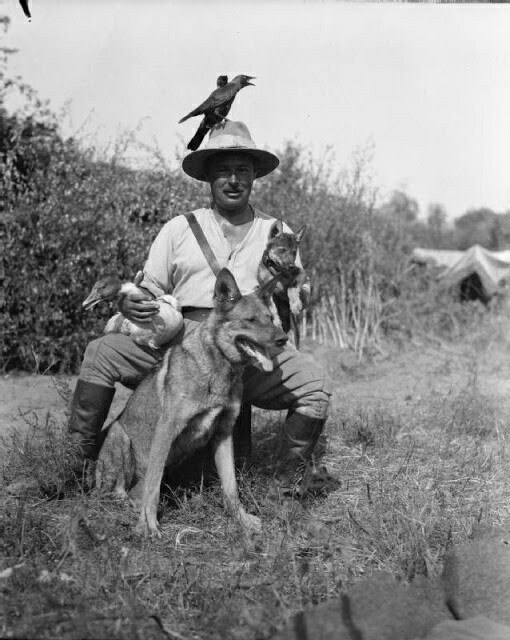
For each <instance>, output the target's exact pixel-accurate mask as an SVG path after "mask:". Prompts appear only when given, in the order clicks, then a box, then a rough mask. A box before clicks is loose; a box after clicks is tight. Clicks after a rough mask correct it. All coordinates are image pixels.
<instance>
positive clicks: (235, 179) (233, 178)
mask: <svg viewBox="0 0 510 640" xmlns="http://www.w3.org/2000/svg"><path fill="white" fill-rule="evenodd" d="M228 181H229V183H230V184H237V183H238V182H239V179H238V177H237V173H235V171H232V173H231V174H230V176H229V179H228Z"/></svg>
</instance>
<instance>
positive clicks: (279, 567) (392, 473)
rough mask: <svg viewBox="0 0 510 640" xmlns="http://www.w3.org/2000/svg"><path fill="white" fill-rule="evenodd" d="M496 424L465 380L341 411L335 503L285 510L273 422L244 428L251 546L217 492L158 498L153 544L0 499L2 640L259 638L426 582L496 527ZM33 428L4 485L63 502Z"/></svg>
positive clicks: (127, 526)
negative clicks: (276, 482)
mask: <svg viewBox="0 0 510 640" xmlns="http://www.w3.org/2000/svg"><path fill="white" fill-rule="evenodd" d="M477 344H478V345H479V341H478V342H477ZM64 395H65V394H64ZM500 413H501V412H500V411H499V407H498V403H497V400H496V399H495V398H492V397H490V396H488V395H486V394H484V393H483V392H482V390H481V386H480V384H479V378H478V375H477V369H476V367H473V374H472V375H470V376H469V379H468V381H467V382H465V383H463V384H462V386H459V387H456V388H451V389H446V390H444V391H443V392H437V391H431V392H429V393H428V394H427V395H422V396H421V397H419V398H418V397H417V398H416V399H414V400H407V401H404V402H396V401H391V402H390V401H386V402H385V401H381V400H377V401H374V402H363V403H361V402H360V401H359V400H357V399H356V397H355V396H353V397H352V398H351V400H350V401H349V403H348V404H347V405H346V406H343V407H342V408H341V410H340V409H337V410H336V411H335V412H334V414H333V415H332V416H331V418H330V421H329V441H328V444H327V450H326V453H325V456H324V462H325V464H326V465H327V466H328V469H329V470H330V471H331V472H332V473H333V474H334V475H336V476H337V477H338V478H339V479H340V480H341V481H342V486H341V488H340V489H339V490H337V491H335V492H333V493H331V494H330V495H329V496H327V497H325V498H320V499H319V498H315V499H308V500H305V501H302V502H299V501H296V500H290V499H280V498H274V497H273V498H272V497H270V495H269V489H270V487H271V483H272V468H273V466H272V463H273V460H272V456H273V454H272V452H273V450H274V434H275V433H276V432H277V430H278V419H275V418H274V417H270V418H267V414H262V413H258V412H257V413H256V415H255V431H256V443H257V444H256V450H255V458H254V463H253V466H252V469H251V470H250V471H249V472H248V473H245V474H243V475H241V477H240V490H241V495H242V499H243V502H244V504H245V505H246V507H247V508H248V510H250V511H252V512H254V513H257V514H259V515H260V516H261V518H262V521H263V526H264V531H263V533H262V535H260V536H258V537H255V538H248V537H245V536H244V535H243V533H242V531H241V530H240V529H239V527H238V526H237V525H236V524H235V523H234V522H233V521H232V520H231V519H230V518H229V516H228V515H227V514H226V513H225V511H224V509H223V506H222V501H221V494H220V491H219V488H218V487H217V486H216V485H215V484H213V485H212V486H209V487H201V488H197V489H195V490H178V491H177V492H176V493H174V495H173V496H171V497H169V498H167V500H166V504H165V505H164V509H163V512H162V519H161V523H162V530H163V534H164V535H163V538H162V540H146V539H143V538H140V537H138V536H137V535H136V534H135V533H134V531H133V527H134V524H135V522H136V519H137V514H136V513H135V512H134V511H133V509H131V508H130V507H129V506H128V505H126V504H124V503H122V502H119V501H118V500H115V499H112V498H108V497H101V498H99V497H95V496H91V495H85V494H80V493H78V494H77V493H74V494H72V493H69V492H68V491H67V490H61V491H59V492H57V493H58V495H59V499H51V498H52V497H54V495H55V492H54V493H53V494H51V495H45V494H44V493H41V492H39V493H38V492H35V493H34V492H33V493H27V494H26V495H24V496H23V497H21V498H12V497H6V496H5V494H4V497H3V498H2V502H3V505H2V511H1V514H0V563H1V564H0V576H2V575H3V574H2V571H3V570H5V569H9V568H12V572H10V575H7V576H6V577H3V578H2V577H0V593H1V600H2V605H3V606H2V607H1V611H2V612H3V613H1V614H0V635H1V636H2V637H27V636H31V637H34V636H36V637H39V638H50V637H60V638H71V637H76V636H79V637H82V638H97V637H108V638H138V637H140V638H142V637H143V638H149V639H150V638H178V639H179V638H211V639H216V638H218V639H219V638H232V639H236V640H249V639H254V638H268V637H270V636H271V634H272V633H273V632H274V631H275V630H276V629H278V628H281V627H282V626H283V625H284V624H285V622H286V620H287V619H288V618H289V616H290V615H291V614H292V613H293V612H296V611H298V610H299V609H301V608H303V607H306V606H310V605H312V604H315V603H318V602H322V601H325V600H326V599H328V598H332V597H335V596H338V595H339V594H340V591H341V590H342V589H346V588H348V587H349V586H350V585H352V584H354V583H356V582H358V581H359V580H360V579H362V578H363V577H364V576H366V575H368V574H370V573H372V572H373V571H375V570H385V571H388V572H390V573H391V574H393V575H394V576H396V577H397V578H399V579H401V580H406V581H407V580H412V579H413V578H414V577H415V576H416V575H417V574H424V575H428V576H433V575H436V574H437V573H438V572H439V571H440V569H441V560H442V557H443V555H444V553H445V550H446V549H447V548H448V547H449V545H451V544H452V543H453V542H459V541H462V540H465V539H467V538H468V537H469V536H470V535H471V532H472V529H473V526H474V525H476V523H478V522H481V523H488V524H492V523H498V522H500V521H502V520H504V519H505V518H506V517H507V516H508V504H509V503H510V501H509V491H508V482H507V477H508V463H507V458H506V452H505V438H506V437H507V425H506V424H504V423H503V422H502V421H501V417H500ZM43 423H44V424H33V425H32V429H31V430H29V435H28V436H27V437H24V439H20V438H18V439H17V440H16V439H15V440H14V443H13V444H12V446H11V447H10V449H9V455H8V456H7V457H6V459H5V461H4V465H3V468H2V478H3V482H4V484H7V483H9V482H10V481H12V480H13V479H14V478H16V477H17V476H18V475H19V474H20V473H22V472H25V473H26V474H36V475H37V477H38V478H39V479H40V481H41V484H42V485H43V486H44V485H45V483H46V485H48V484H50V485H52V486H55V484H57V485H59V486H60V487H61V488H62V487H64V489H65V483H64V482H63V476H64V475H65V473H64V472H65V461H66V460H67V457H68V455H69V442H68V439H67V437H66V434H65V430H64V429H63V428H61V425H57V424H54V422H52V420H51V416H48V417H47V418H46V420H45V421H43ZM35 433H36V434H37V437H35V435H34V434H35ZM50 480H51V481H52V482H49V481H50ZM170 498H171V499H170ZM7 574H9V571H7Z"/></svg>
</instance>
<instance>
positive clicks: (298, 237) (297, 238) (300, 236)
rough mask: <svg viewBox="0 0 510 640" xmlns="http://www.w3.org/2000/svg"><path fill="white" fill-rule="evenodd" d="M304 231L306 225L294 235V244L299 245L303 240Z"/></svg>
mask: <svg viewBox="0 0 510 640" xmlns="http://www.w3.org/2000/svg"><path fill="white" fill-rule="evenodd" d="M305 231H306V224H305V225H303V226H302V227H301V229H300V230H299V231H298V232H297V233H296V234H295V236H294V237H295V238H296V242H297V243H298V244H300V242H301V240H302V239H303V236H304V235H305Z"/></svg>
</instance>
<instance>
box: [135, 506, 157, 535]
mask: <svg viewBox="0 0 510 640" xmlns="http://www.w3.org/2000/svg"><path fill="white" fill-rule="evenodd" d="M135 531H136V533H138V534H139V535H141V536H143V537H144V538H161V537H162V535H161V531H160V529H159V527H158V522H157V520H156V518H152V517H150V516H149V515H148V514H147V513H145V511H144V512H143V513H142V514H141V516H140V520H139V521H138V524H137V525H136V528H135Z"/></svg>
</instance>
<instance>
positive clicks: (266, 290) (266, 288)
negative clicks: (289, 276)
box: [257, 276, 280, 304]
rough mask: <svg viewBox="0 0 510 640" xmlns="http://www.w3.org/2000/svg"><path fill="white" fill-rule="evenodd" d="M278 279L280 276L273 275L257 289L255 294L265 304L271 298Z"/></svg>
mask: <svg viewBox="0 0 510 640" xmlns="http://www.w3.org/2000/svg"><path fill="white" fill-rule="evenodd" d="M279 281H280V277H279V276H275V277H274V278H271V279H270V280H268V281H267V282H265V283H264V284H263V285H262V286H261V287H259V288H258V289H257V294H258V296H259V298H261V299H262V301H263V302H264V303H265V304H267V303H268V302H269V301H270V300H271V297H272V295H273V293H274V291H275V289H276V285H277V284H278V282H279Z"/></svg>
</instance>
